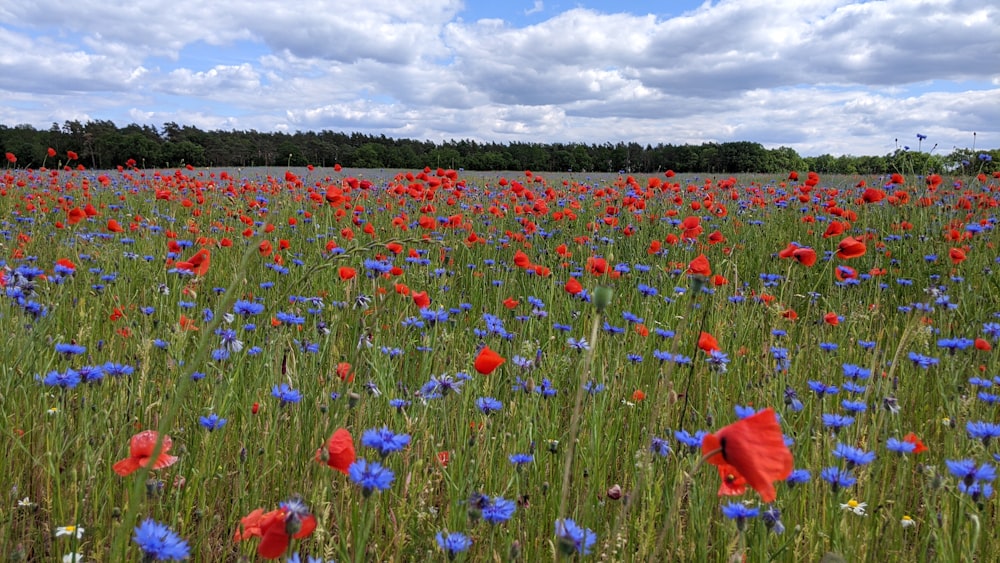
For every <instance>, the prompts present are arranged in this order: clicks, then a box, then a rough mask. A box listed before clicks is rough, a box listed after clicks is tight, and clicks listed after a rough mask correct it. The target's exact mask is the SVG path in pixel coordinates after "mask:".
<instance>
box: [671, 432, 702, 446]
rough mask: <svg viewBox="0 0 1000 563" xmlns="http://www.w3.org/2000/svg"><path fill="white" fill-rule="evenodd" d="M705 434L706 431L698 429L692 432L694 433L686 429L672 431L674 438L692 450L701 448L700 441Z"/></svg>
mask: <svg viewBox="0 0 1000 563" xmlns="http://www.w3.org/2000/svg"><path fill="white" fill-rule="evenodd" d="M706 434H708V432H705V431H704V430H698V431H697V432H695V433H694V435H692V434H691V433H690V432H688V431H687V430H678V431H677V432H674V438H676V439H677V441H678V442H680V443H682V444H684V445H685V446H687V447H689V448H691V449H692V450H698V449H701V442H702V440H703V439H704V438H705V435H706Z"/></svg>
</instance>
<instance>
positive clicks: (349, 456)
mask: <svg viewBox="0 0 1000 563" xmlns="http://www.w3.org/2000/svg"><path fill="white" fill-rule="evenodd" d="M355 459H356V457H355V453H354V439H353V438H352V437H351V433H350V432H348V431H347V430H346V429H344V428H338V429H337V430H336V431H334V433H333V435H332V436H330V439H329V440H327V442H326V446H324V447H322V448H320V449H318V450H316V461H318V462H320V463H325V464H326V465H327V466H329V467H332V468H334V469H336V470H337V471H340V472H341V473H343V474H344V475H347V468H348V467H350V466H351V464H352V463H354V461H355Z"/></svg>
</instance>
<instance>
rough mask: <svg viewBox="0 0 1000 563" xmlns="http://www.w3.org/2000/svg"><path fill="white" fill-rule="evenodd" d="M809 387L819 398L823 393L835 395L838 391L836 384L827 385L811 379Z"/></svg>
mask: <svg viewBox="0 0 1000 563" xmlns="http://www.w3.org/2000/svg"><path fill="white" fill-rule="evenodd" d="M809 389H810V390H812V391H813V392H814V393H816V396H817V397H818V398H820V399H822V398H823V396H824V395H836V394H837V392H838V391H840V390H839V389H837V387H836V386H833V385H827V384H826V383H823V382H822V381H813V380H810V381H809Z"/></svg>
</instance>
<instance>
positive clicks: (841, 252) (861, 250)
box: [837, 236, 868, 260]
mask: <svg viewBox="0 0 1000 563" xmlns="http://www.w3.org/2000/svg"><path fill="white" fill-rule="evenodd" d="M867 250H868V248H867V247H866V246H865V243H863V242H861V241H860V240H858V239H856V238H854V237H852V236H848V237H845V238H844V239H843V240H841V241H840V244H838V245H837V256H838V257H839V258H843V259H845V260H847V259H850V258H858V257H860V256H864V255H865V252H866V251H867Z"/></svg>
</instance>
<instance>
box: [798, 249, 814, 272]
mask: <svg viewBox="0 0 1000 563" xmlns="http://www.w3.org/2000/svg"><path fill="white" fill-rule="evenodd" d="M792 258H794V259H795V261H796V262H798V263H799V264H802V265H803V266H806V267H807V268H808V267H811V266H812V265H813V264H815V263H816V251H815V250H813V249H811V248H809V247H808V246H803V247H802V248H796V249H795V251H794V252H792Z"/></svg>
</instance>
